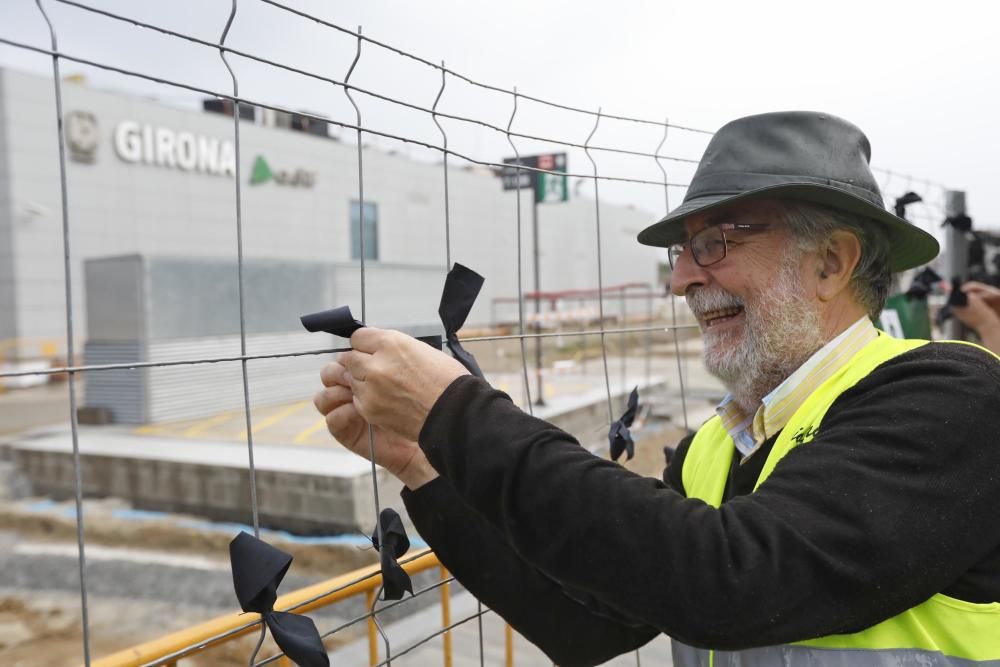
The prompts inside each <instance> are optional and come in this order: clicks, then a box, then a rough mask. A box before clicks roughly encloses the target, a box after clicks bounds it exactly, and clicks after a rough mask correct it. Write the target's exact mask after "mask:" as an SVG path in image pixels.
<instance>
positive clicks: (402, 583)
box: [372, 507, 413, 600]
mask: <svg viewBox="0 0 1000 667" xmlns="http://www.w3.org/2000/svg"><path fill="white" fill-rule="evenodd" d="M378 522H379V525H381V526H382V541H383V543H382V544H380V543H379V539H378V533H379V530H378V528H375V531H374V532H373V533H372V544H374V545H375V548H376V549H377V550H378V554H379V561H380V562H381V566H382V599H383V600H400V599H402V597H403V593H404V592H405V591H409V593H410V595H413V582H411V581H410V575H408V574H407V573H406V570H404V569H403V568H402V567H401V566H400V565H399V563H398V562H397V560H398V559H399V558H400V557H402V555H403V554H405V553H406V552H407V551H408V550H409V549H410V538H408V537H407V536H406V529H405V528H403V520H402V519H400V518H399V514H398V513H397V512H396V510H394V509H392V508H391V507H386V508H385V509H384V510H382V512H381V513H380V514H379V516H378Z"/></svg>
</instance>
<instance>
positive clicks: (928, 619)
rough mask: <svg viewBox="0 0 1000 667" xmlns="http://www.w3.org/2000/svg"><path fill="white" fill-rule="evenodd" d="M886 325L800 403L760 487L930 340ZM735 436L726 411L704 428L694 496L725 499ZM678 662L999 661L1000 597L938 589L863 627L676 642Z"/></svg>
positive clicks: (693, 467) (687, 481)
mask: <svg viewBox="0 0 1000 667" xmlns="http://www.w3.org/2000/svg"><path fill="white" fill-rule="evenodd" d="M927 343H928V341H924V340H902V339H898V338H893V337H891V336H888V335H886V334H885V333H882V332H879V337H878V338H877V339H875V340H874V341H872V342H871V343H869V344H868V345H866V346H865V347H864V348H862V349H861V350H860V351H859V352H858V353H857V354H855V356H854V357H853V358H852V359H851V360H850V361H848V362H847V363H846V364H844V366H843V367H842V368H840V369H839V370H838V371H837V372H836V373H835V374H834V375H833V376H832V377H830V378H829V379H827V380H826V382H824V383H823V384H822V385H820V386H819V388H817V389H816V391H814V392H813V393H812V394H811V395H810V396H809V397H808V398H806V400H805V401H804V402H803V403H802V405H801V406H799V409H798V410H796V412H795V414H794V415H793V416H792V417H791V419H789V420H788V423H787V424H786V425H785V427H784V428H783V429H782V430H781V433H779V434H778V437H777V439H776V440H775V443H774V446H773V447H772V449H771V452H770V454H768V457H767V460H766V461H765V462H764V468H763V469H762V470H761V473H760V476H759V477H758V479H757V483H756V485H755V486H754V490H755V491H756V490H757V488H758V487H759V486H760V485H761V483H763V482H764V480H765V479H767V478H768V476H769V475H770V474H771V472H772V471H773V470H774V468H775V466H776V465H777V464H778V462H779V461H781V459H782V458H783V457H784V456H785V455H786V454H787V453H788V452H789V451H791V450H792V448H793V447H797V446H799V445H800V444H805V445H806V446H808V443H809V442H810V441H811V439H812V437H811V436H812V434H814V433H815V432H816V431H817V430H818V428H819V426H820V422H822V420H823V416H824V415H825V414H826V411H827V410H829V408H830V406H831V405H832V404H833V402H834V401H835V400H836V399H837V397H838V396H840V395H841V394H842V393H843V392H845V391H847V390H848V389H850V388H851V387H853V386H854V385H855V384H857V383H858V381H860V380H861V379H863V378H864V377H866V376H867V375H868V374H869V373H871V372H872V371H873V370H874V369H875V368H876V367H877V366H880V365H881V364H883V363H885V362H886V361H888V360H890V359H892V358H893V357H896V356H898V355H900V354H903V353H904V352H908V351H910V350H913V349H916V348H918V347H920V346H922V345H926V344H927ZM733 450H734V446H733V440H732V438H731V437H730V436H729V434H728V433H727V432H726V429H725V428H724V427H723V426H722V420H721V419H719V417H713V418H712V419H710V420H708V421H707V422H706V423H705V425H704V426H702V427H701V428H700V429H698V433H697V435H695V437H694V440H693V441H692V442H691V445H690V447H689V449H688V452H687V455H686V456H685V458H684V462H683V467H682V469H681V479H682V481H683V484H684V490H685V492H686V494H687V496H688V497H689V498H700V499H701V500H703V501H705V502H706V503H708V504H709V505H712V506H713V507H719V505H721V504H722V497H723V493H724V492H725V488H726V481H727V480H728V478H729V471H730V468H731V466H732V460H733ZM673 651H674V665H675V666H676V667H772V666H774V665H787V666H790V667H794V666H796V665H809V666H810V667H827V666H828V665H829V666H833V665H836V666H837V667H855V666H857V667H890V666H891V667H900V666H902V665H915V666H916V665H919V666H920V667H1000V602H991V603H988V604H976V603H972V602H966V601H964V600H957V599H955V598H952V597H948V596H947V595H942V594H940V593H938V594H937V595H934V596H933V597H931V598H930V599H929V600H927V601H925V602H922V603H921V604H918V605H916V606H915V607H911V608H910V609H907V610H906V611H904V612H902V613H900V614H897V615H896V616H893V617H892V618H888V619H886V620H884V621H882V622H881V623H878V624H876V625H873V626H871V627H870V628H867V629H865V630H862V631H861V632H855V633H853V634H843V635H830V636H827V637H820V638H818V639H809V640H805V641H800V642H795V643H792V644H785V645H781V646H770V647H764V648H753V649H747V650H743V651H711V650H707V649H698V648H694V647H691V646H687V645H686V644H683V643H681V642H678V641H677V640H674V641H673Z"/></svg>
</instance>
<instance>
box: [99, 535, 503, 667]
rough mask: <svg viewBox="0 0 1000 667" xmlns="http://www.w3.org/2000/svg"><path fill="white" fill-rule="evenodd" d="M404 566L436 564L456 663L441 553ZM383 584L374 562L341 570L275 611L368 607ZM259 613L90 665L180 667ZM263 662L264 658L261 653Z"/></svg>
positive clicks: (246, 627)
mask: <svg viewBox="0 0 1000 667" xmlns="http://www.w3.org/2000/svg"><path fill="white" fill-rule="evenodd" d="M400 565H401V566H402V567H403V569H404V570H406V572H407V573H408V574H410V575H414V574H417V573H418V572H424V571H425V570H429V569H431V568H435V567H436V568H438V569H439V570H440V574H441V583H440V584H439V586H438V590H439V592H440V596H441V627H442V629H443V630H444V632H443V633H442V640H443V647H444V651H443V652H444V666H445V667H451V665H452V645H451V630H450V629H449V628H450V626H451V623H452V621H451V605H450V599H451V598H450V595H451V591H450V586H449V585H448V582H449V581H450V580H451V578H450V576H449V575H448V572H447V570H445V568H444V566H443V565H441V562H440V561H439V560H438V558H437V555H435V554H434V552H432V551H425V552H423V553H419V554H417V555H415V556H412V557H409V558H403V559H400ZM381 585H382V575H381V573H380V571H379V566H378V565H370V566H368V567H363V568H360V569H358V570H354V571H353V572H348V573H346V574H342V575H340V576H338V577H334V578H333V579H328V580H326V581H323V582H320V583H318V584H313V585H312V586H307V587H305V588H301V589H299V590H297V591H292V592H291V593H287V594H285V595H282V596H281V597H279V598H278V599H277V601H276V602H275V603H274V608H275V610H277V611H295V612H297V613H305V612H308V611H310V610H313V609H318V608H320V607H325V606H327V605H331V604H334V603H337V602H341V601H343V600H346V599H348V598H351V597H354V596H356V595H364V596H365V603H366V605H367V607H368V608H369V609H370V608H371V605H372V603H373V602H374V600H375V595H376V592H377V590H378V588H379V586H381ZM259 624H260V615H259V614H242V613H232V614H227V615H225V616H220V617H218V618H214V619H212V620H210V621H205V622H204V623H199V624H198V625H195V626H193V627H190V628H186V629H184V630H180V631H178V632H174V633H172V634H169V635H166V636H164V637H160V638H159V639H154V640H152V641H149V642H146V643H144V644H139V645H137V646H133V647H131V648H127V649H125V650H123V651H119V652H118V653H114V654H112V655H109V656H107V657H105V658H100V659H98V660H96V661H93V662H92V663H91V665H92V667H140V666H141V665H164V666H166V667H176V665H177V661H178V660H180V659H181V658H187V657H190V656H192V655H195V654H197V653H201V652H202V651H205V650H207V649H210V648H213V647H216V646H219V645H220V644H224V643H226V642H230V641H233V640H235V639H238V638H239V637H241V636H243V635H246V634H247V633H250V632H253V631H254V630H256V629H257V628H258V627H259ZM367 626H368V627H367V631H368V661H369V664H370V665H372V666H374V665H378V664H379V648H378V647H379V642H378V629H377V628H376V626H375V619H374V618H373V617H372V616H371V615H369V616H368V618H367ZM505 652H506V660H505V663H506V664H507V665H512V664H513V633H512V631H511V629H510V626H506V629H505ZM261 659H262V660H263V659H264V657H263V656H261ZM277 664H279V665H281V666H282V667H291V661H289V660H288V659H287V658H285V657H283V656H282V657H281V658H279V661H278V663H277Z"/></svg>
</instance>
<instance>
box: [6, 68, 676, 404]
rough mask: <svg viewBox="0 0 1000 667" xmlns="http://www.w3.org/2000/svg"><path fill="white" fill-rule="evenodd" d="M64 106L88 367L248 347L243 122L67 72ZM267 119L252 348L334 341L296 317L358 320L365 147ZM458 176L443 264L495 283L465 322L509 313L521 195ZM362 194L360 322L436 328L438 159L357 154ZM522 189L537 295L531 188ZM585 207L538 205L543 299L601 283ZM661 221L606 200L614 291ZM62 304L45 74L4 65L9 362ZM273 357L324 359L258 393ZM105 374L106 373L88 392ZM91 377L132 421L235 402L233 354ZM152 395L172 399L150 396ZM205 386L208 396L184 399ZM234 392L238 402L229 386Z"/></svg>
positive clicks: (250, 239) (643, 273)
mask: <svg viewBox="0 0 1000 667" xmlns="http://www.w3.org/2000/svg"><path fill="white" fill-rule="evenodd" d="M63 105H64V114H65V116H64V121H65V132H66V139H67V167H68V174H67V180H68V193H69V194H68V203H69V226H70V239H69V240H70V251H71V267H72V268H71V270H72V274H73V275H72V279H73V281H72V284H73V306H74V322H75V325H74V326H75V333H76V342H77V347H78V348H79V349H80V350H85V352H86V362H88V363H102V362H118V361H133V360H135V361H165V360H171V359H193V358H200V357H205V356H230V355H238V354H239V351H240V350H239V336H238V334H239V326H240V323H239V314H238V307H237V300H236V294H237V291H236V287H237V273H236V271H237V268H236V267H237V262H236V257H237V236H236V206H235V204H236V190H235V181H234V179H235V172H236V169H235V167H236V154H235V145H234V141H233V137H234V134H233V119H232V117H231V116H227V115H224V114H223V113H218V112H211V111H192V110H186V109H180V108H175V107H171V106H167V105H165V104H163V103H160V102H157V101H155V100H150V99H143V98H139V97H135V96H131V95H128V94H124V93H120V92H111V91H106V90H97V89H94V88H91V87H88V86H87V85H85V84H83V83H72V82H67V83H65V84H64V85H63ZM216 105H217V106H220V105H219V104H218V102H217V101H216ZM257 116H258V117H257V118H256V119H252V118H247V119H246V120H244V121H242V122H241V127H240V152H241V155H240V161H241V165H240V166H241V174H242V176H241V178H242V185H241V187H242V198H241V204H242V229H243V255H244V260H245V268H246V272H245V273H246V275H245V291H244V296H245V302H246V326H247V329H246V330H247V334H248V353H249V354H265V353H273V352H282V351H293V350H304V349H315V348H322V347H330V346H332V345H331V341H330V340H329V339H324V338H323V337H322V336H320V338H319V339H317V338H316V337H315V336H310V335H308V334H305V333H302V332H301V330H300V327H299V323H298V319H297V317H298V315H300V314H302V313H305V312H309V311H314V310H322V309H325V308H330V307H333V306H337V305H342V304H349V305H351V307H352V309H353V310H354V312H355V314H356V316H359V317H360V314H361V298H360V262H359V251H360V247H359V243H358V239H357V230H358V225H357V217H358V209H359V204H358V168H357V159H358V158H357V147H356V146H355V145H354V144H350V143H342V142H340V141H338V140H336V139H333V138H330V137H329V136H327V133H326V127H325V125H322V124H319V125H317V124H316V123H315V122H313V123H311V124H310V123H309V122H308V119H303V118H300V117H292V118H290V117H277V118H276V117H275V114H270V115H269V116H268V117H267V118H266V119H262V118H261V117H260V116H261V114H257ZM265 121H266V122H265ZM454 162H459V161H458V160H455V161H453V163H454ZM449 181H450V182H449V192H450V206H449V209H450V219H451V225H450V239H451V258H452V261H457V262H461V263H463V264H465V265H467V266H469V267H471V268H473V269H475V270H476V271H478V272H479V273H481V274H482V275H483V276H485V278H486V283H485V286H484V289H483V292H482V294H481V295H480V297H479V300H478V301H477V304H476V308H475V310H474V311H473V313H472V315H471V316H470V318H469V321H468V323H467V325H470V326H476V327H478V326H485V325H489V324H492V322H491V319H493V318H494V317H495V316H496V314H497V313H498V312H499V311H498V310H497V309H496V308H495V307H494V299H502V298H509V297H516V296H517V280H516V266H517V255H516V252H517V245H516V226H515V221H516V216H515V207H516V204H515V201H516V200H515V193H513V192H504V191H502V189H501V182H500V179H499V178H498V177H497V175H496V174H494V173H493V172H492V171H490V170H488V169H484V168H479V167H475V168H465V167H462V166H461V163H460V162H459V164H458V165H456V166H453V168H452V169H450V170H449ZM364 192H365V218H366V226H365V229H366V255H367V259H366V278H367V281H366V282H367V289H366V306H367V309H366V310H367V312H366V316H367V321H368V322H370V323H371V324H374V325H376V326H394V327H409V328H411V329H417V328H421V329H426V328H427V327H431V328H434V327H438V324H437V304H438V300H439V298H440V292H441V285H442V282H443V279H444V276H445V271H446V257H445V214H444V183H443V169H442V166H441V163H440V162H438V163H436V164H434V163H424V162H418V161H414V160H411V159H408V158H406V157H403V156H400V155H394V154H391V153H387V152H385V151H382V150H377V149H366V150H365V151H364ZM521 199H522V215H521V219H522V225H523V226H522V238H523V246H522V253H523V276H524V289H525V291H530V290H531V289H532V284H533V283H532V273H531V267H532V263H531V259H532V246H531V224H530V223H531V206H532V202H531V193H530V192H524V193H523V194H522V198H521ZM594 216H595V214H594V202H593V200H590V199H584V198H571V199H570V200H569V201H568V202H564V203H551V204H550V203H547V204H542V205H540V206H539V223H540V224H539V235H540V241H539V252H540V256H541V287H542V289H543V290H544V291H557V290H570V289H588V288H595V287H596V286H597V264H596V252H597V247H596V238H595V225H594ZM654 217H655V216H654V215H653V214H650V213H646V212H642V211H638V210H635V209H632V208H629V207H625V206H619V205H614V204H610V203H609V204H603V203H602V208H601V225H602V229H601V232H602V237H601V238H602V252H603V255H602V256H603V260H604V283H605V285H613V284H620V283H645V284H649V285H651V286H652V285H655V283H656V280H657V267H658V263H659V261H660V259H661V255H660V251H658V250H656V249H652V248H646V247H643V246H640V245H638V243H637V242H636V241H635V237H636V234H637V233H638V231H639V230H640V229H641V228H642V227H644V226H645V225H647V224H649V223H650V222H651V221H652V220H653V219H654ZM64 308H65V306H64V282H63V232H62V214H61V200H60V194H59V159H58V143H57V135H56V130H55V104H54V91H53V85H52V81H51V79H50V78H47V77H42V76H37V75H33V74H27V73H23V72H18V71H11V70H0V341H2V342H0V344H2V345H3V348H0V354H2V355H5V356H6V357H7V358H8V359H10V358H18V357H20V358H22V359H23V358H30V357H33V356H38V354H39V349H40V345H42V344H43V342H44V343H45V344H46V345H47V347H46V349H48V350H49V351H52V350H55V352H56V353H57V354H61V353H64V350H62V347H64V344H65V335H66V333H65V310H64ZM501 310H502V309H501ZM508 312H509V311H508ZM278 362H281V363H278ZM296 364H298V365H296ZM265 367H266V368H272V369H280V372H281V373H282V374H283V377H284V378H285V379H287V377H288V376H289V373H296V372H299V371H298V370H295V369H299V370H301V371H302V372H305V370H306V369H308V370H309V372H310V373H313V372H314V370H315V367H316V360H315V359H310V358H308V357H305V358H300V359H298V360H297V361H296V360H292V359H281V360H276V361H275V362H272V363H265V362H258V366H257V368H255V369H252V370H255V371H256V372H257V374H258V379H257V382H256V383H255V385H254V386H252V388H251V389H252V392H251V393H252V394H253V396H254V400H255V401H273V400H281V399H283V398H287V393H288V390H287V388H286V387H284V386H282V383H281V382H271V381H270V380H267V379H266V378H265V377H264V376H265V375H266V373H265V372H264V371H263V370H262V369H263V368H265ZM275 372H278V370H275ZM199 373H200V374H201V376H199V377H200V378H201V379H200V380H199V381H198V382H193V381H192V374H199ZM98 376H100V377H101V378H103V379H102V380H101V382H103V383H104V384H103V385H101V384H94V385H91V384H89V383H90V382H91V378H94V382H97V380H96V378H97V377H98ZM116 376H117V380H115V377H116ZM268 377H270V376H268ZM310 377H311V376H310ZM123 378H128V381H127V382H122V379H123ZM158 378H160V379H162V380H163V381H162V382H161V381H159V380H158ZM170 378H174V379H172V380H171V379H170ZM181 378H183V381H182V380H181ZM212 378H214V380H212V381H210V380H211V379H212ZM112 380H114V382H112ZM87 381H88V385H87V396H88V399H87V400H88V404H94V401H95V400H97V398H98V397H99V396H102V395H104V394H103V393H102V392H105V393H107V392H110V394H114V395H118V394H119V393H121V392H122V391H127V392H131V394H132V395H133V398H134V402H135V410H132V411H130V412H129V415H128V416H127V417H126V416H123V414H124V413H123V412H122V411H121V410H119V412H120V413H122V414H119V415H118V416H117V417H116V418H117V419H122V420H125V421H153V420H156V419H164V418H169V417H176V416H188V415H193V414H197V413H198V412H199V410H198V409H196V408H192V405H195V404H197V403H198V401H202V400H203V399H204V400H208V399H211V400H212V401H213V406H212V409H213V410H214V409H217V408H218V407H219V406H220V405H229V404H231V403H233V401H235V402H236V403H235V404H236V405H238V404H239V402H240V400H241V398H240V397H241V391H242V387H241V383H240V382H239V364H233V363H230V364H219V365H215V366H198V367H190V366H188V367H183V366H182V367H175V368H162V369H160V368H157V369H147V370H145V371H115V372H104V373H102V374H101V373H88V374H87ZM216 381H217V382H216ZM253 381H254V375H253V374H252V375H251V382H253ZM108 383H110V384H108ZM286 384H287V383H286ZM223 385H224V386H225V387H226V389H225V390H224V391H223V390H221V389H220V387H222V386H223ZM271 385H273V387H272V386H271ZM122 387H126V389H122ZM157 387H160V388H162V387H171V388H172V389H171V390H170V391H171V392H173V393H170V395H169V397H168V396H166V395H164V396H159V397H158V396H157V395H156V394H157V392H160V393H162V391H161V389H157ZM198 387H200V389H196V388H198ZM268 387H271V388H268ZM230 389H231V390H232V391H231V392H230ZM202 390H203V393H204V397H203V399H199V398H197V397H192V395H191V394H192V393H198V391H202ZM168 393H169V392H168ZM229 393H232V396H233V398H232V400H229V399H228V398H221V396H223V395H226V396H228V395H229ZM107 400H111V399H107ZM178 406H184V407H178ZM205 411H207V408H206V409H205V410H202V412H205Z"/></svg>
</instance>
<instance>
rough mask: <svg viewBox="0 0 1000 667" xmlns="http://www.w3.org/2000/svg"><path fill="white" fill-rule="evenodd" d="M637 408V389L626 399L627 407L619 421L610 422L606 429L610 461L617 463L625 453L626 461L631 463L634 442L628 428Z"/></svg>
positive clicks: (633, 453)
mask: <svg viewBox="0 0 1000 667" xmlns="http://www.w3.org/2000/svg"><path fill="white" fill-rule="evenodd" d="M638 408H639V387H636V388H635V389H633V390H632V393H631V394H629V397H628V407H626V408H625V413H624V414H623V415H622V416H621V419H619V420H617V421H615V422H612V423H611V428H610V429H608V445H609V446H610V449H611V459H612V460H613V461H617V460H618V457H619V456H621V455H622V452H627V456H626V460H627V461H631V460H632V457H633V456H635V441H634V440H632V433H630V432H629V427H630V426H632V422H634V421H635V414H636V412H637V411H638Z"/></svg>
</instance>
